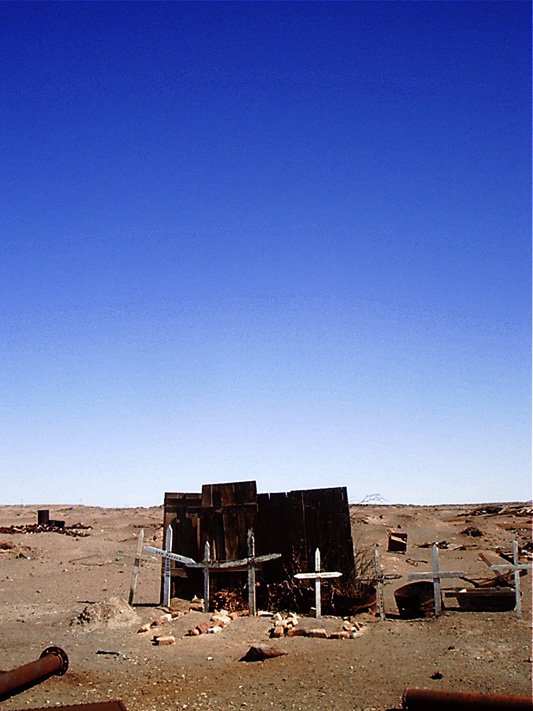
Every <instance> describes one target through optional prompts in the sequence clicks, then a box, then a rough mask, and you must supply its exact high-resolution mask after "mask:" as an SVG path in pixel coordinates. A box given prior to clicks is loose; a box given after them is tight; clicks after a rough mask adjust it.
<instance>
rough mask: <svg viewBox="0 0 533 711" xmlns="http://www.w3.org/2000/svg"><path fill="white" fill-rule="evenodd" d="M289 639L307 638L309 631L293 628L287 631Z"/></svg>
mask: <svg viewBox="0 0 533 711" xmlns="http://www.w3.org/2000/svg"><path fill="white" fill-rule="evenodd" d="M287 637H307V630H304V629H303V628H302V627H291V628H290V629H288V630H287Z"/></svg>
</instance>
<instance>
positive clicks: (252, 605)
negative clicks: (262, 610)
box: [247, 528, 257, 617]
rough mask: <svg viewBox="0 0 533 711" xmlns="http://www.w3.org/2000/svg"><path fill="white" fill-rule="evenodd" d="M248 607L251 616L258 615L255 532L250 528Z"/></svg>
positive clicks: (248, 541)
mask: <svg viewBox="0 0 533 711" xmlns="http://www.w3.org/2000/svg"><path fill="white" fill-rule="evenodd" d="M247 543H248V609H249V612H250V617H255V615H256V612H257V610H256V601H255V537H254V532H253V531H252V529H251V528H250V529H249V530H248V540H247Z"/></svg>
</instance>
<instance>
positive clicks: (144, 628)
mask: <svg viewBox="0 0 533 711" xmlns="http://www.w3.org/2000/svg"><path fill="white" fill-rule="evenodd" d="M149 630H150V623H149V622H147V623H146V624H145V625H142V627H139V629H138V630H137V634H140V633H141V632H148V631H149Z"/></svg>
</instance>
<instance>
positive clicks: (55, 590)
mask: <svg viewBox="0 0 533 711" xmlns="http://www.w3.org/2000/svg"><path fill="white" fill-rule="evenodd" d="M37 508H49V509H50V515H51V518H53V519H64V520H65V521H66V524H67V525H73V524H75V523H78V522H81V523H83V524H85V525H87V526H91V528H90V529H88V530H86V531H84V530H83V529H80V535H78V536H66V535H63V534H59V533H56V532H40V533H16V534H9V533H0V638H1V640H2V641H1V644H0V669H4V670H8V669H12V668H13V667H15V666H18V665H20V664H24V663H26V662H28V661H31V660H33V659H36V658H37V657H38V656H39V655H40V653H41V651H42V650H43V649H44V648H46V647H48V646H51V645H54V646H60V647H62V648H63V649H64V650H65V651H66V652H67V654H68V656H69V659H70V668H69V670H68V672H67V673H66V674H65V676H62V677H51V678H49V679H47V680H46V681H44V682H43V683H41V684H39V685H38V686H35V687H33V688H32V689H29V690H26V691H24V692H22V693H20V694H17V695H15V696H13V697H12V698H10V699H9V700H7V701H4V702H2V703H1V706H0V708H1V709H2V711H11V710H12V709H23V708H25V709H28V708H32V707H36V706H46V705H48V706H54V705H56V704H66V703H86V702H88V701H102V700H106V699H113V698H120V699H122V700H123V701H124V702H125V704H126V706H127V708H128V709H129V711H152V709H153V710H154V711H155V710H157V711H159V710H161V711H162V710H163V709H165V710H167V709H236V708H239V709H254V710H257V711H264V710H266V709H272V708H275V709H306V710H308V709H309V710H310V709H339V711H345V710H348V709H397V708H400V707H401V696H402V693H403V690H404V689H405V688H406V687H412V686H420V687H428V688H433V689H447V690H463V691H477V692H484V693H501V694H519V695H529V694H530V692H531V635H530V627H531V604H530V603H531V574H530V573H528V575H527V576H525V577H523V578H522V579H521V583H522V590H523V596H522V600H523V611H524V614H523V618H522V619H520V620H518V619H516V616H515V614H514V612H464V611H459V610H458V609H446V611H445V612H444V614H443V615H442V616H441V617H439V618H438V619H419V620H410V621H409V620H401V619H399V618H398V617H397V609H396V606H395V601H394V596H393V591H394V589H395V588H397V587H399V586H400V585H403V584H405V583H406V578H405V577H403V578H402V579H398V580H391V581H389V582H387V584H386V587H385V604H386V608H387V613H388V615H389V616H388V618H387V620H386V621H385V622H380V621H379V619H378V618H376V617H375V616H373V615H371V614H369V613H365V614H362V615H358V616H356V617H354V618H353V619H354V620H357V621H358V622H360V623H363V633H362V634H361V635H360V636H359V637H357V638H356V639H348V640H334V639H313V638H307V637H290V638H288V637H284V638H282V639H279V640H272V641H274V642H275V643H276V645H277V646H278V647H280V648H281V649H283V650H286V651H287V652H288V654H287V655H286V656H281V657H278V658H275V659H269V660H266V661H264V662H255V663H244V662H240V661H239V659H240V658H241V657H242V656H243V655H244V654H245V652H246V651H247V650H248V648H249V647H250V646H251V645H253V644H268V643H270V642H271V640H269V638H268V632H269V629H270V627H271V622H270V620H269V619H267V618H261V617H258V618H249V617H245V616H243V617H239V618H237V619H236V620H235V621H233V622H232V623H231V625H229V626H228V627H226V628H225V629H224V630H223V631H222V632H221V633H220V634H216V635H211V634H209V635H207V634H205V635H202V636H199V637H188V636H185V633H186V632H187V630H188V629H190V628H192V627H194V626H196V625H197V624H198V623H199V622H201V621H207V620H208V619H209V615H207V614H204V613H201V612H187V613H186V614H184V615H183V616H181V617H178V618H177V619H175V620H172V621H171V622H168V623H165V624H162V625H161V626H160V628H159V629H157V628H156V629H153V630H150V631H149V632H145V633H138V632H137V630H138V629H139V627H140V625H141V624H142V623H145V622H150V621H152V620H154V619H155V618H157V617H159V616H160V615H161V612H162V611H161V609H159V608H158V605H157V603H158V600H159V582H160V565H161V563H160V560H157V559H153V558H146V559H145V560H143V564H142V567H141V571H140V576H139V582H138V589H137V595H136V601H135V603H136V604H135V609H134V610H133V611H131V612H130V611H129V610H128V609H127V608H126V609H125V606H124V604H123V603H124V601H127V599H128V593H129V587H130V575H131V568H132V564H133V558H134V553H135V547H136V536H137V534H138V531H139V529H140V527H144V529H145V531H146V539H145V543H147V544H152V545H158V546H159V545H161V543H162V527H161V523H162V520H163V512H162V508H160V507H158V508H137V509H103V508H90V507H83V506H48V507H46V506H39V507H37V506H3V507H0V527H2V526H11V525H23V524H33V523H35V522H36V512H37ZM476 508H478V509H479V507H476V506H467V505H465V506H421V507H415V506H396V505H394V506H393V505H373V504H370V505H358V506H353V507H352V509H351V512H352V521H353V537H354V544H355V547H356V551H357V553H358V557H359V558H360V559H362V560H365V559H368V557H369V555H371V553H372V547H373V545H374V544H375V543H379V544H380V546H381V559H382V563H383V567H384V569H385V573H397V574H401V575H402V576H405V575H406V574H408V573H411V572H419V571H425V570H429V569H430V565H431V549H430V548H427V547H419V546H421V545H423V544H426V543H431V542H434V541H440V542H442V541H446V543H447V545H448V548H446V549H443V550H441V552H440V556H441V566H442V568H443V569H448V570H463V571H465V572H466V573H467V576H468V577H469V578H471V579H480V578H483V577H485V578H486V577H490V576H491V575H492V573H491V571H490V570H489V568H488V566H487V565H486V564H485V563H484V562H482V561H481V560H480V559H479V553H480V552H481V551H486V552H487V555H489V554H490V555H492V559H494V561H495V562H496V560H497V559H498V555H497V554H496V553H494V551H495V549H496V548H497V547H499V546H500V547H503V548H510V547H511V541H512V540H513V539H517V540H518V541H519V542H520V543H521V544H525V543H528V544H529V545H530V542H531V508H530V504H527V505H506V506H505V507H504V509H503V510H502V511H500V512H498V513H495V514H494V513H481V514H479V515H474V513H472V512H473V510H474V509H476ZM398 526H401V528H402V530H403V531H404V532H406V533H407V534H408V536H409V545H408V550H407V553H406V554H399V553H388V552H387V550H386V549H387V533H388V530H389V529H391V528H397V527H398ZM468 527H475V528H477V529H479V531H480V532H481V535H478V536H470V535H466V534H463V533H461V532H462V531H464V530H465V529H467V528H468ZM83 533H88V534H89V535H86V536H82V535H81V534H83ZM463 547H464V549H463ZM490 552H491V553H490ZM500 562H504V561H503V560H501V561H500ZM465 585H468V584H466V583H465V582H464V581H462V580H448V581H446V583H445V587H456V588H457V587H462V586H465ZM110 598H118V602H117V601H115V602H112V603H110V604H105V605H104V604H102V605H98V606H96V607H94V606H93V607H89V609H88V611H86V612H85V614H84V617H85V618H86V619H85V624H78V623H77V618H78V616H79V615H80V613H82V611H83V610H84V609H85V608H87V606H88V605H89V604H91V603H104V602H105V601H108V600H109V599H110ZM444 602H445V604H446V606H447V608H448V606H453V605H456V603H455V602H454V600H453V599H450V598H448V597H445V598H444ZM178 605H179V606H181V607H182V608H183V609H189V604H188V603H186V602H185V601H182V602H181V603H178ZM342 622H343V621H342V619H340V618H335V617H327V618H323V619H322V620H320V622H319V621H316V620H314V619H313V618H305V617H302V618H301V619H300V626H302V627H305V628H306V629H312V628H314V627H325V628H326V629H327V630H328V631H339V630H340V629H341V628H342ZM158 632H159V633H160V634H173V635H174V636H175V637H176V643H175V644H173V645H170V646H153V645H152V643H151V640H152V637H153V636H154V634H157V633H158ZM103 651H104V652H106V651H107V652H115V654H101V653H99V652H103ZM432 677H439V678H432Z"/></svg>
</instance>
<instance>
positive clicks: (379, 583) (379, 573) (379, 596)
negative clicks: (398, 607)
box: [374, 543, 385, 622]
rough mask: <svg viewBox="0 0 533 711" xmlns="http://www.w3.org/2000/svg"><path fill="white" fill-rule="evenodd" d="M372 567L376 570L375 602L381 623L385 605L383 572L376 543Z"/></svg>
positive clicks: (383, 617)
mask: <svg viewBox="0 0 533 711" xmlns="http://www.w3.org/2000/svg"><path fill="white" fill-rule="evenodd" d="M374 566H375V569H376V600H377V603H378V612H379V619H380V620H381V621H382V622H383V621H384V619H385V605H384V604H383V570H382V568H381V561H380V559H379V546H378V544H377V543H376V545H375V546H374Z"/></svg>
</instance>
